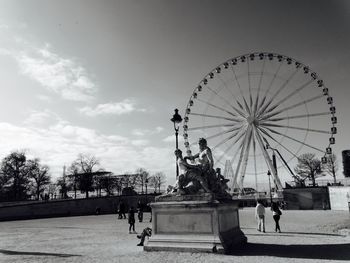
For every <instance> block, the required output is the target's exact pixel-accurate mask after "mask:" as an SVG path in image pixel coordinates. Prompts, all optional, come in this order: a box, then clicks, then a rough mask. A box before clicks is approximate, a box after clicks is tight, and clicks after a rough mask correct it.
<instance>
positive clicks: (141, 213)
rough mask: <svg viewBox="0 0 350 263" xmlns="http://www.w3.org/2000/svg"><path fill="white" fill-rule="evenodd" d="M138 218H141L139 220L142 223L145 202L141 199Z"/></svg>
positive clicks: (138, 204)
mask: <svg viewBox="0 0 350 263" xmlns="http://www.w3.org/2000/svg"><path fill="white" fill-rule="evenodd" d="M137 218H138V219H139V222H140V223H141V222H142V220H143V204H142V203H141V201H138V203H137Z"/></svg>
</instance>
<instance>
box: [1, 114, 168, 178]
mask: <svg viewBox="0 0 350 263" xmlns="http://www.w3.org/2000/svg"><path fill="white" fill-rule="evenodd" d="M44 115H45V114H44ZM37 116H40V114H37ZM38 119H40V118H39V117H38ZM0 144H1V149H0V158H3V157H4V156H6V155H7V154H9V153H10V152H11V151H13V150H18V149H28V155H30V156H34V157H39V158H40V159H41V160H42V163H44V164H47V165H49V166H50V170H51V173H52V175H53V176H54V177H57V176H60V175H61V173H62V167H63V165H69V164H70V163H71V162H72V161H73V160H74V159H75V158H76V157H77V155H78V154H79V153H87V154H93V155H95V156H96V157H97V158H99V159H100V160H101V165H102V167H103V168H105V169H106V170H109V171H112V172H114V173H115V174H122V173H124V172H126V171H135V170H136V169H137V168H139V167H143V168H145V169H147V170H149V171H150V172H151V173H154V172H156V171H163V172H165V173H166V174H170V173H171V175H173V167H174V163H173V162H174V158H173V150H172V148H171V147H152V146H150V145H149V141H147V140H130V139H129V138H126V137H123V136H120V135H116V134H112V135H105V134H101V133H98V132H97V131H95V130H93V129H88V128H85V127H79V126H74V125H72V124H70V123H68V122H65V121H62V120H60V121H58V122H56V123H55V124H54V125H51V126H48V128H38V127H33V126H15V125H12V124H9V123H0Z"/></svg>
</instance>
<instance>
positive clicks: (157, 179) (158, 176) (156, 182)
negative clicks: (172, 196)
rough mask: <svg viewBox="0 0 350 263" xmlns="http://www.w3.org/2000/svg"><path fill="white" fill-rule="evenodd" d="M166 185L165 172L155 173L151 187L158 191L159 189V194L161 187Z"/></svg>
mask: <svg viewBox="0 0 350 263" xmlns="http://www.w3.org/2000/svg"><path fill="white" fill-rule="evenodd" d="M165 183H166V178H165V174H164V173H163V172H157V173H155V174H154V175H153V176H152V178H151V185H152V186H153V187H154V190H155V191H156V190H157V188H158V193H160V187H161V186H162V185H164V184H165Z"/></svg>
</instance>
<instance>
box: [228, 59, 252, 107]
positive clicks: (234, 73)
mask: <svg viewBox="0 0 350 263" xmlns="http://www.w3.org/2000/svg"><path fill="white" fill-rule="evenodd" d="M231 70H232V73H233V75H234V78H235V80H236V83H237V87H238V89H239V93H240V94H241V96H242V99H243V102H244V105H245V106H246V108H245V110H246V111H247V112H248V113H249V109H248V104H247V101H246V99H245V97H244V95H243V91H242V88H241V85H240V84H239V81H238V78H237V74H236V72H235V70H234V68H233V66H232V65H231ZM236 102H237V103H238V105H239V106H240V107H241V108H242V110H243V107H242V105H241V104H240V103H239V102H238V100H236Z"/></svg>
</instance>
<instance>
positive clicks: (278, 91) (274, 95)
mask: <svg viewBox="0 0 350 263" xmlns="http://www.w3.org/2000/svg"><path fill="white" fill-rule="evenodd" d="M298 71H299V68H297V69H296V70H294V72H293V73H292V74H291V75H290V76H289V77H288V79H286V81H285V82H284V83H283V84H282V85H281V87H280V88H279V89H278V90H277V91H276V92H275V93H274V94H273V95H272V97H271V98H270V99H269V101H268V102H267V104H266V105H265V106H264V108H263V109H262V110H261V112H262V113H263V112H265V110H266V108H267V107H269V106H270V105H271V103H272V101H273V100H274V99H275V98H276V97H277V96H278V94H280V92H281V91H282V90H283V89H284V88H285V87H286V86H287V85H288V83H289V82H290V81H291V80H292V78H293V77H294V76H295V75H296V73H297V72H298ZM267 112H270V111H269V110H267Z"/></svg>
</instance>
